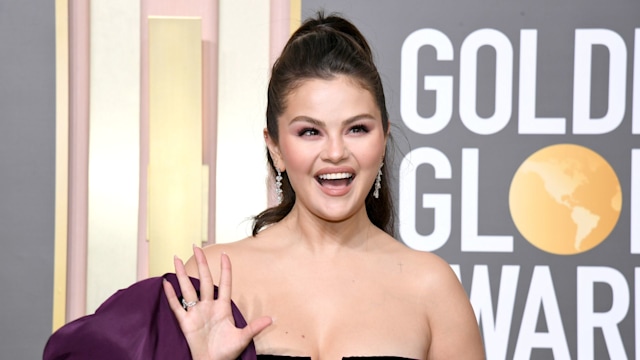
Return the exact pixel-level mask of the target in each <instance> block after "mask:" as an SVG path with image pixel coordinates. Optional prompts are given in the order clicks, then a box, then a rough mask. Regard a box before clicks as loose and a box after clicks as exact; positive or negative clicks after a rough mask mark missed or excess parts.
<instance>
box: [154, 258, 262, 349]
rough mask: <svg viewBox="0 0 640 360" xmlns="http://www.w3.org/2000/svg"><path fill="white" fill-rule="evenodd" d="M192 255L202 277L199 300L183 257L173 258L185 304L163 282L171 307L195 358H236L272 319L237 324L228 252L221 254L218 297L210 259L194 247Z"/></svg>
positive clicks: (168, 285)
mask: <svg viewBox="0 0 640 360" xmlns="http://www.w3.org/2000/svg"><path fill="white" fill-rule="evenodd" d="M193 254H194V257H195V260H196V264H197V267H198V276H199V277H200V299H198V295H197V293H196V290H195V289H194V288H193V285H192V284H191V281H190V280H189V276H188V275H187V272H186V271H185V268H184V264H183V263H182V260H180V259H178V258H177V257H176V258H174V265H175V268H176V276H177V278H178V282H179V284H180V289H181V291H182V297H183V299H184V301H183V303H184V305H185V306H186V308H187V311H185V309H184V308H183V305H182V304H181V303H180V301H179V300H178V297H177V296H176V293H175V291H174V289H173V286H171V284H170V283H169V282H168V281H165V282H164V292H165V294H166V295H167V299H168V300H169V305H170V306H171V310H172V311H173V313H174V314H175V316H176V318H177V319H178V323H179V324H180V328H181V329H182V332H183V333H184V336H185V338H186V339H187V343H188V344H189V349H190V350H191V356H192V357H193V359H195V360H200V359H213V360H227V359H236V358H238V356H239V355H240V354H241V353H242V351H243V350H244V349H245V348H246V347H247V345H249V343H250V342H251V340H252V339H253V337H254V336H256V335H257V334H258V333H260V332H261V331H262V330H264V329H265V328H266V327H267V326H269V325H271V322H272V321H271V318H269V317H266V316H264V317H260V318H258V319H255V320H253V321H252V322H250V323H249V324H248V325H247V326H246V327H245V328H243V329H239V328H237V327H236V325H235V322H234V320H233V315H232V313H231V261H230V260H229V257H228V256H227V254H224V253H223V254H222V255H221V257H220V285H219V286H218V298H217V299H216V300H214V299H213V292H214V287H213V280H212V278H211V272H210V271H209V265H208V264H207V258H206V257H205V255H204V252H203V251H202V249H200V248H198V247H196V246H194V248H193Z"/></svg>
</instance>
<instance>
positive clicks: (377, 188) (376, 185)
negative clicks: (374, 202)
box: [373, 163, 384, 199]
mask: <svg viewBox="0 0 640 360" xmlns="http://www.w3.org/2000/svg"><path fill="white" fill-rule="evenodd" d="M382 165H384V163H381V164H380V169H378V176H377V177H376V182H375V183H374V185H373V197H374V198H376V199H377V198H378V197H379V196H380V188H381V187H382V185H380V183H381V182H382Z"/></svg>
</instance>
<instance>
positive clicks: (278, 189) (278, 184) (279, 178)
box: [276, 168, 282, 205]
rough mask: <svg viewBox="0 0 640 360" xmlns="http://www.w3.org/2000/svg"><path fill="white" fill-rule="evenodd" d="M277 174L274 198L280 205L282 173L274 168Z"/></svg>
mask: <svg viewBox="0 0 640 360" xmlns="http://www.w3.org/2000/svg"><path fill="white" fill-rule="evenodd" d="M276 171H277V172H278V174H277V175H276V196H277V199H278V205H280V204H281V203H282V172H281V171H280V169H277V168H276Z"/></svg>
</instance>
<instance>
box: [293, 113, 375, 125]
mask: <svg viewBox="0 0 640 360" xmlns="http://www.w3.org/2000/svg"><path fill="white" fill-rule="evenodd" d="M363 119H370V120H376V118H375V117H374V116H373V115H371V114H367V113H364V114H358V115H355V116H352V117H350V118H348V119H346V120H344V121H343V122H342V125H343V126H348V125H351V124H353V123H354V122H357V121H360V120H363ZM296 122H306V123H310V124H312V125H315V126H319V127H323V126H324V121H321V120H318V119H314V118H312V117H309V116H305V115H301V116H296V117H294V118H293V119H292V120H291V122H290V124H294V123H296Z"/></svg>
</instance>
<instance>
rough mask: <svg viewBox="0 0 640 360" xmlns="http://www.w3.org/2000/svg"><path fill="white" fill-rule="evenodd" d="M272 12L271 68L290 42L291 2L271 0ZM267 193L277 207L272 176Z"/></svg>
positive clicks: (270, 202) (270, 20)
mask: <svg viewBox="0 0 640 360" xmlns="http://www.w3.org/2000/svg"><path fill="white" fill-rule="evenodd" d="M270 10H271V12H270V14H269V17H270V19H269V22H270V29H269V30H270V32H269V66H270V67H271V66H273V63H275V61H276V60H277V59H278V57H279V56H280V53H281V52H282V49H283V48H284V46H285V45H286V43H287V41H288V40H289V36H290V35H291V34H290V28H291V24H290V23H291V0H271V9H270ZM268 187H269V189H268V191H267V194H268V195H267V197H268V198H267V204H268V206H275V205H276V203H277V198H276V192H275V188H274V187H275V179H273V177H272V176H270V181H269V185H268Z"/></svg>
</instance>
